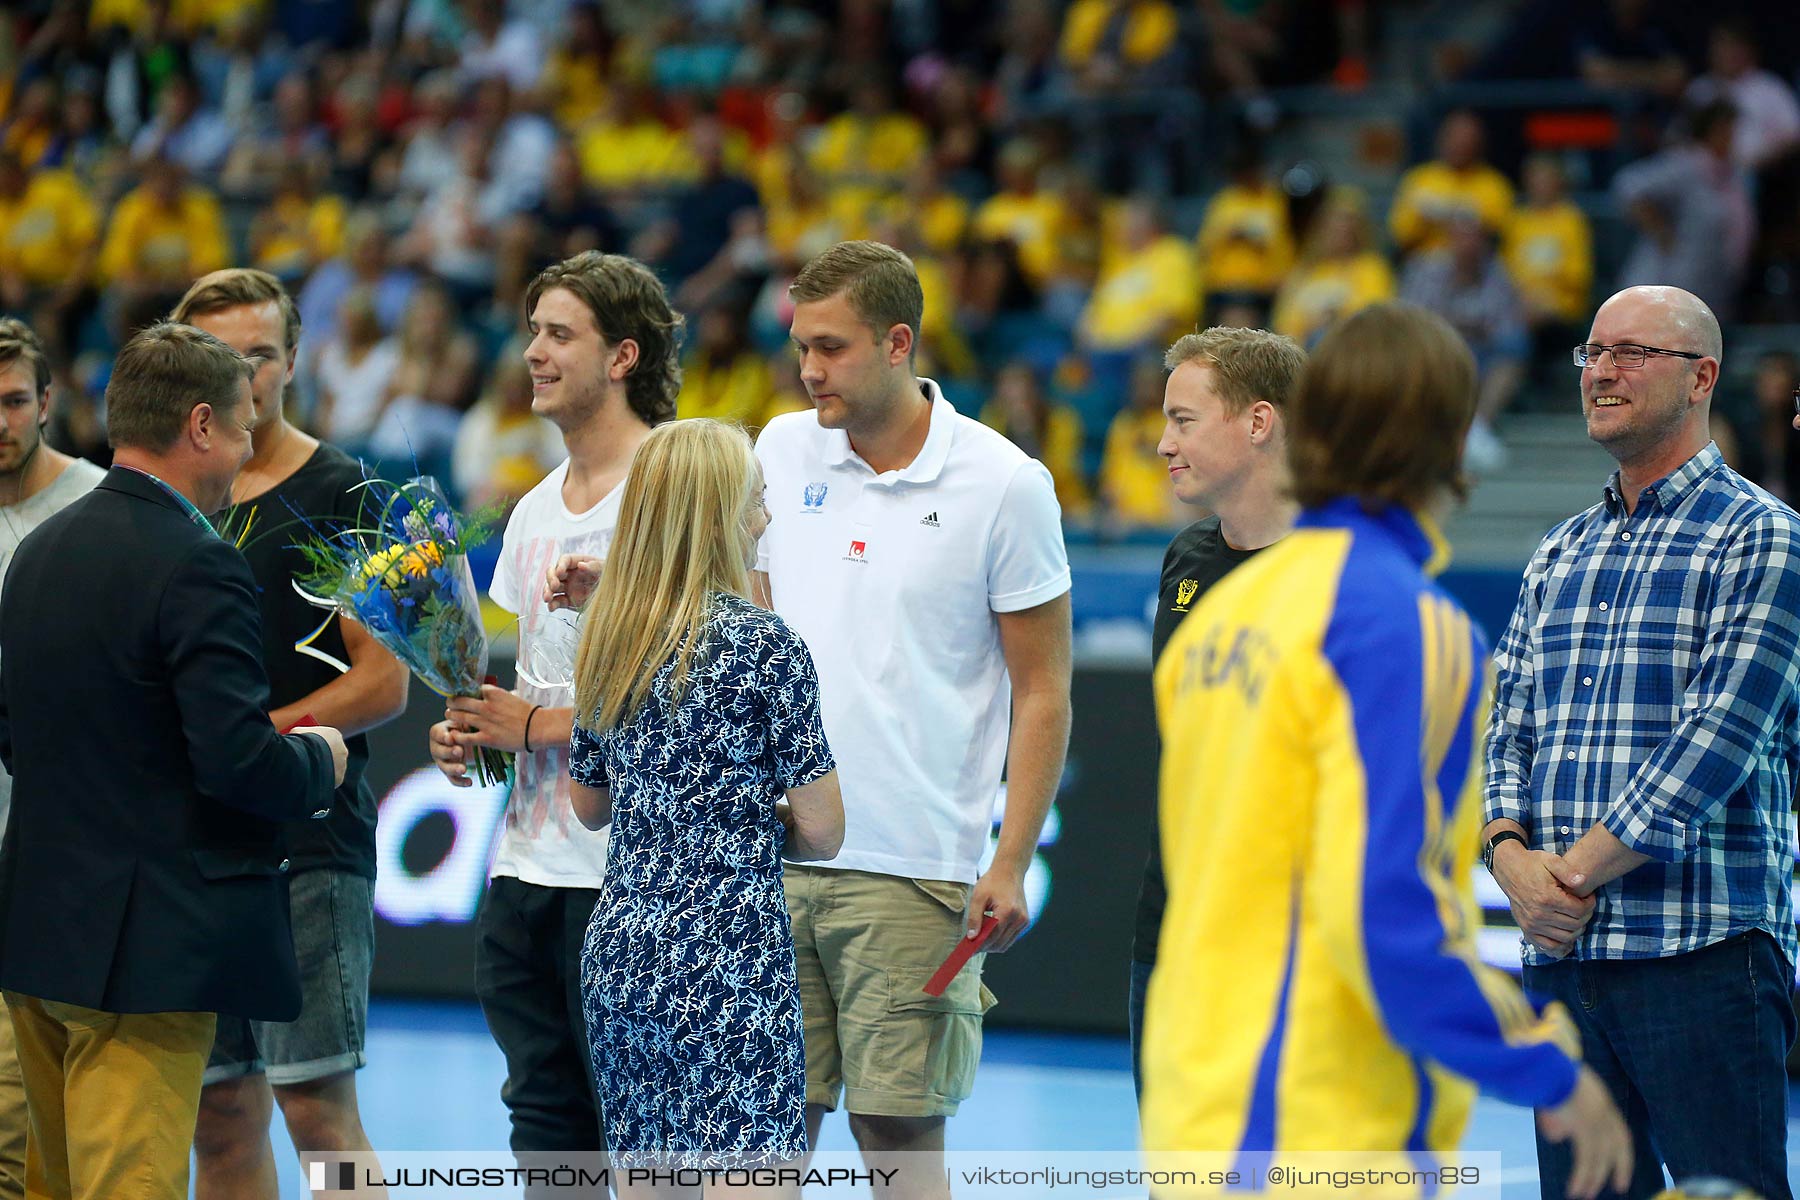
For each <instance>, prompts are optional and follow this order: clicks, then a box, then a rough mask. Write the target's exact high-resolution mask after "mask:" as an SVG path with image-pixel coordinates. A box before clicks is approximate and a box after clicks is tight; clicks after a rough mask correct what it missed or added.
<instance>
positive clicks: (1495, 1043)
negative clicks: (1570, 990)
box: [1142, 499, 1578, 1197]
mask: <svg viewBox="0 0 1800 1200" xmlns="http://www.w3.org/2000/svg"><path fill="white" fill-rule="evenodd" d="M1441 550H1442V542H1441V539H1440V538H1438V537H1437V535H1436V533H1435V531H1434V530H1432V529H1431V528H1430V527H1429V526H1428V525H1426V524H1425V523H1423V522H1421V521H1420V520H1419V519H1418V518H1416V517H1414V516H1413V515H1412V514H1411V513H1409V512H1408V511H1407V510H1405V509H1403V508H1399V507H1395V506H1389V507H1387V508H1385V509H1382V510H1381V511H1379V512H1377V513H1374V514H1370V513H1368V512H1365V511H1364V510H1363V508H1362V505H1361V504H1360V503H1359V502H1358V501H1357V500H1355V499H1343V500H1338V501H1333V502H1332V503H1330V504H1327V505H1325V506H1324V507H1321V508H1317V509H1311V510H1308V511H1307V512H1305V513H1303V514H1302V516H1301V518H1300V522H1299V526H1298V528H1296V529H1295V531H1294V532H1293V533H1291V534H1289V535H1288V536H1287V537H1286V538H1284V539H1283V540H1281V541H1279V542H1277V543H1276V544H1275V545H1273V546H1271V547H1269V548H1268V549H1267V550H1264V551H1262V552H1261V553H1259V554H1258V555H1256V557H1254V558H1253V559H1251V560H1250V561H1248V562H1246V563H1242V564H1240V565H1239V566H1237V567H1235V568H1233V570H1232V571H1231V573H1230V574H1228V575H1226V576H1225V578H1224V579H1222V580H1221V581H1220V582H1218V583H1217V584H1215V585H1214V586H1213V587H1212V588H1211V589H1210V590H1209V591H1208V592H1207V593H1206V595H1205V596H1204V597H1202V598H1201V600H1200V601H1199V603H1198V604H1197V605H1196V606H1195V608H1194V611H1193V612H1192V613H1190V614H1189V615H1188V617H1187V619H1186V620H1185V621H1183V622H1182V624H1181V625H1180V626H1179V627H1178V628H1177V629H1176V631H1175V633H1174V635H1173V636H1172V637H1171V638H1170V640H1169V643H1168V646H1167V648H1166V649H1165V650H1164V652H1163V655H1162V658H1161V659H1160V661H1159V663H1158V665H1157V668H1156V672H1155V692H1156V712H1157V724H1158V726H1159V729H1160V732H1161V735H1162V746H1163V753H1162V764H1161V787H1160V800H1159V806H1158V808H1159V826H1160V830H1161V837H1162V841H1161V845H1162V854H1163V871H1164V876H1165V879H1166V880H1167V884H1168V907H1167V909H1166V912H1165V915H1164V918H1163V925H1162V936H1161V942H1160V948H1159V951H1158V954H1157V963H1156V974H1155V975H1154V976H1153V977H1152V978H1151V981H1150V990H1149V996H1148V1001H1147V1006H1146V1011H1145V1019H1144V1046H1143V1062H1144V1097H1143V1106H1142V1111H1143V1139H1144V1148H1145V1154H1146V1165H1147V1166H1149V1167H1150V1168H1151V1169H1152V1170H1157V1169H1172V1168H1174V1167H1176V1166H1177V1164H1178V1163H1179V1161H1180V1160H1179V1159H1178V1158H1176V1157H1175V1155H1176V1154H1178V1153H1180V1152H1197V1151H1204V1152H1211V1154H1213V1155H1217V1156H1219V1157H1220V1158H1221V1159H1223V1160H1224V1161H1225V1162H1227V1163H1233V1162H1235V1163H1243V1164H1246V1165H1249V1164H1259V1163H1261V1164H1263V1165H1267V1160H1266V1159H1264V1158H1263V1156H1266V1155H1273V1157H1274V1162H1275V1163H1278V1164H1280V1163H1284V1160H1286V1162H1287V1163H1289V1164H1291V1163H1292V1160H1290V1159H1288V1158H1287V1156H1288V1155H1289V1154H1291V1153H1298V1152H1306V1151H1337V1152H1341V1153H1344V1152H1347V1153H1359V1152H1360V1153H1363V1154H1372V1155H1389V1154H1391V1155H1394V1156H1395V1160H1396V1161H1393V1162H1391V1163H1388V1165H1389V1166H1392V1167H1397V1168H1400V1169H1402V1170H1406V1169H1407V1168H1409V1167H1410V1168H1413V1169H1414V1170H1413V1171H1412V1172H1409V1173H1410V1174H1411V1180H1410V1181H1409V1182H1408V1183H1405V1184H1400V1185H1397V1186H1395V1187H1391V1188H1382V1187H1379V1186H1370V1187H1367V1188H1365V1189H1363V1190H1360V1191H1355V1192H1354V1194H1356V1195H1363V1196H1383V1197H1387V1196H1394V1197H1399V1196H1418V1195H1420V1194H1421V1186H1422V1185H1423V1183H1424V1181H1422V1180H1420V1179H1419V1178H1418V1175H1417V1173H1416V1169H1417V1168H1419V1167H1421V1166H1423V1165H1426V1163H1428V1162H1429V1159H1428V1158H1427V1157H1426V1156H1428V1155H1429V1154H1431V1153H1432V1152H1439V1153H1441V1152H1445V1151H1450V1150H1453V1149H1454V1148H1455V1147H1456V1146H1457V1144H1458V1142H1459V1141H1460V1139H1461V1137H1462V1134H1463V1131H1464V1129H1465V1128H1466V1127H1467V1124H1468V1118H1469V1111H1470V1108H1471V1106H1472V1104H1473V1102H1474V1099H1475V1092H1476V1087H1477V1085H1479V1086H1480V1087H1481V1088H1482V1089H1483V1090H1485V1091H1488V1092H1490V1093H1491V1094H1493V1095H1494V1096H1496V1097H1497V1098H1499V1099H1502V1100H1505V1101H1507V1102H1508V1103H1511V1104H1517V1105H1521V1106H1524V1107H1534V1106H1553V1105H1557V1104H1561V1103H1562V1102H1563V1101H1565V1100H1566V1099H1567V1098H1568V1097H1569V1095H1570V1094H1571V1093H1572V1092H1573V1090H1574V1087H1575V1083H1576V1077H1577V1076H1576V1070H1577V1068H1576V1064H1575V1062H1574V1061H1573V1058H1572V1053H1573V1051H1574V1049H1575V1047H1576V1046H1577V1045H1578V1039H1577V1037H1576V1036H1575V1033H1574V1029H1573V1026H1572V1025H1571V1024H1570V1022H1569V1020H1568V1016H1567V1013H1566V1012H1564V1011H1563V1010H1562V1009H1561V1008H1559V1007H1558V1006H1555V1005H1552V1006H1550V1007H1548V1008H1547V1009H1545V1010H1544V1011H1542V1012H1539V1011H1537V1010H1536V1009H1535V1008H1534V1007H1533V1006H1532V1004H1531V1003H1530V1002H1529V1001H1528V1000H1527V999H1526V998H1525V996H1524V995H1523V994H1521V992H1520V991H1519V988H1518V986H1517V985H1516V984H1514V983H1513V981H1512V980H1511V979H1510V978H1508V977H1507V976H1506V975H1505V974H1503V973H1502V972H1500V971H1498V970H1496V969H1494V968H1492V967H1489V966H1486V965H1485V964H1483V963H1482V962H1481V960H1480V958H1479V955H1478V953H1477V950H1476V932H1477V930H1478V929H1479V928H1480V926H1481V916H1480V909H1479V908H1478V907H1477V906H1476V903H1475V896H1474V887H1473V882H1472V880H1471V868H1472V866H1473V865H1474V862H1475V859H1476V848H1477V843H1478V840H1479V837H1480V832H1481V826H1482V799H1481V785H1482V776H1483V771H1482V762H1483V757H1482V743H1483V739H1484V736H1485V730H1486V726H1487V719H1488V707H1489V704H1490V703H1491V698H1492V688H1491V677H1492V675H1491V668H1490V667H1489V665H1488V647H1487V645H1486V642H1485V639H1483V637H1482V636H1481V634H1480V632H1479V631H1478V630H1477V629H1476V628H1475V626H1474V624H1473V623H1472V622H1471V621H1470V620H1469V617H1468V614H1467V613H1465V612H1464V611H1463V610H1462V609H1461V608H1460V607H1459V606H1458V605H1457V604H1456V603H1455V602H1454V601H1453V600H1451V599H1450V598H1449V596H1448V595H1446V594H1445V593H1444V592H1443V591H1442V590H1441V589H1440V588H1438V587H1437V586H1436V585H1435V584H1434V583H1432V582H1431V581H1430V579H1429V578H1428V577H1427V575H1428V572H1430V571H1431V570H1432V569H1433V567H1435V566H1436V565H1439V563H1440V562H1441V559H1442V557H1443V556H1442V554H1441ZM1403 1151H1413V1152H1415V1153H1417V1154H1418V1155H1419V1157H1408V1158H1401V1157H1400V1155H1401V1153H1402V1152H1403ZM1422 1159H1423V1160H1424V1161H1421V1160H1422ZM1365 1161H1366V1160H1365ZM1313 1165H1317V1163H1316V1161H1315V1163H1314V1164H1313ZM1339 1165H1343V1160H1342V1159H1340V1160H1339ZM1158 1194H1159V1195H1162V1194H1164V1193H1163V1191H1162V1189H1159V1190H1158ZM1201 1194H1211V1193H1210V1192H1208V1191H1207V1190H1206V1189H1204V1188H1182V1187H1175V1188H1172V1189H1170V1190H1168V1192H1167V1195H1169V1196H1171V1197H1176V1196H1179V1197H1188V1196H1194V1195H1201ZM1293 1194H1296V1195H1319V1196H1322V1197H1323V1196H1337V1195H1343V1194H1345V1193H1343V1192H1342V1191H1341V1190H1340V1191H1336V1192H1333V1191H1331V1190H1330V1189H1329V1188H1327V1187H1325V1186H1320V1187H1318V1188H1316V1189H1308V1190H1303V1191H1299V1192H1295V1193H1293ZM1424 1194H1434V1193H1432V1192H1425V1193H1424Z"/></svg>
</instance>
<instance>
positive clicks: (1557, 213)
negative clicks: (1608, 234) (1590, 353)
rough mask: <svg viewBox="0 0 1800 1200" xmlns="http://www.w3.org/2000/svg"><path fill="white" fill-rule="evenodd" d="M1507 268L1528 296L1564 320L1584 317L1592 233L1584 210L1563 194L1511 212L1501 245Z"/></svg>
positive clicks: (1591, 278)
mask: <svg viewBox="0 0 1800 1200" xmlns="http://www.w3.org/2000/svg"><path fill="white" fill-rule="evenodd" d="M1502 253H1503V255H1504V257H1505V260H1506V269H1507V270H1508V271H1510V272H1511V273H1512V278H1513V283H1514V285H1515V286H1517V287H1518V289H1519V291H1520V293H1521V294H1522V295H1524V296H1525V298H1526V299H1527V300H1529V301H1530V302H1532V303H1533V304H1535V305H1537V306H1538V307H1540V308H1543V309H1546V310H1548V311H1549V312H1551V313H1554V314H1555V315H1556V316H1557V317H1558V318H1560V319H1562V320H1564V321H1574V322H1576V323H1580V322H1581V321H1584V320H1586V319H1587V313H1588V289H1589V288H1590V287H1592V286H1593V282H1594V238H1593V234H1592V232H1590V230H1589V228H1588V219H1587V216H1586V215H1585V214H1584V213H1583V212H1582V211H1581V210H1580V209H1579V208H1577V207H1575V205H1573V204H1571V203H1569V202H1568V201H1567V200H1564V201H1561V202H1559V203H1556V204H1552V205H1550V206H1549V207H1547V208H1530V207H1526V208H1520V209H1519V210H1517V211H1516V212H1514V213H1513V219H1512V224H1511V225H1509V226H1508V227H1507V230H1506V241H1505V244H1504V246H1503V248H1502Z"/></svg>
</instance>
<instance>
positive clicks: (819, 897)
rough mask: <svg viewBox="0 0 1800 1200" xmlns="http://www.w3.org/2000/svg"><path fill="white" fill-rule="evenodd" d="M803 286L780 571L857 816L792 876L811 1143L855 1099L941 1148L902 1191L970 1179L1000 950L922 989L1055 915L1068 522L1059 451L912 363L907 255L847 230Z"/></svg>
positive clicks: (913, 295) (773, 527)
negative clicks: (984, 976)
mask: <svg viewBox="0 0 1800 1200" xmlns="http://www.w3.org/2000/svg"><path fill="white" fill-rule="evenodd" d="M789 294H790V295H791V296H792V297H793V299H794V301H795V308H794V323H793V331H792V332H793V341H794V347H795V349H796V351H797V352H798V354H799V358H800V378H801V381H802V382H803V383H804V384H805V385H806V390H807V393H808V394H809V395H810V396H811V397H812V401H813V405H814V408H815V409H816V414H817V415H816V417H815V415H814V414H813V413H794V414H790V415H787V416H782V417H777V418H776V419H775V420H774V421H772V422H771V423H770V424H769V426H768V428H767V429H765V430H763V433H762V436H761V438H759V439H758V441H757V446H756V453H757V457H758V458H759V459H761V461H762V465H763V472H764V477H765V480H766V482H767V485H768V491H767V496H768V504H769V507H770V509H771V510H772V511H773V512H774V514H775V520H774V521H773V522H772V523H771V524H770V526H769V530H768V532H767V533H765V534H764V535H763V539H762V544H761V549H760V554H759V556H758V559H757V571H758V574H757V578H756V582H757V586H758V588H759V589H766V590H764V591H763V592H762V596H761V598H762V599H763V600H764V601H765V602H769V603H771V604H772V606H773V608H774V609H775V611H776V612H778V613H779V614H781V616H782V618H783V619H784V620H786V621H787V622H788V623H789V624H790V625H792V626H793V627H794V628H795V629H796V630H798V631H799V633H800V635H801V636H802V637H803V638H805V640H806V643H807V646H808V647H809V648H810V649H811V651H812V654H813V657H814V659H815V660H817V663H818V669H819V677H820V685H821V695H822V702H823V707H824V713H825V731H826V736H827V737H828V738H829V739H830V742H831V746H832V750H833V752H834V753H835V754H836V756H837V759H838V762H839V764H840V770H841V778H842V783H843V790H844V822H845V835H844V848H843V850H842V851H840V852H839V854H838V857H837V858H836V859H835V860H833V861H832V862H831V863H830V864H829V865H826V864H819V865H814V866H796V865H793V864H789V865H787V866H786V868H785V870H786V879H787V897H788V908H789V911H790V913H791V914H792V916H793V922H794V944H795V949H796V952H797V954H798V957H799V964H800V987H801V1003H802V1008H803V1010H804V1012H805V1019H806V1076H807V1078H806V1099H807V1127H808V1134H809V1137H810V1138H811V1139H812V1140H813V1141H814V1142H815V1144H816V1139H817V1136H818V1130H819V1125H820V1123H821V1121H822V1120H823V1118H824V1114H825V1113H826V1112H827V1111H830V1110H832V1109H835V1108H836V1107H837V1104H838V1098H839V1093H840V1091H843V1092H844V1093H845V1099H846V1107H847V1108H848V1109H849V1113H850V1128H851V1130H852V1132H853V1133H854V1134H855V1136H856V1140H857V1144H858V1145H859V1146H860V1147H861V1148H862V1150H863V1152H864V1154H865V1155H872V1154H879V1153H884V1152H888V1151H913V1152H924V1153H922V1154H920V1153H915V1154H913V1155H909V1156H908V1158H907V1162H908V1163H909V1164H910V1165H911V1166H912V1167H914V1168H916V1169H914V1170H909V1171H907V1172H906V1175H907V1176H908V1178H907V1182H906V1186H905V1188H904V1190H896V1191H895V1192H893V1193H891V1194H893V1195H906V1196H918V1197H930V1196H947V1195H948V1194H949V1193H948V1190H947V1185H946V1182H945V1179H944V1174H943V1170H942V1161H941V1155H942V1151H943V1146H944V1119H945V1118H946V1117H948V1116H949V1115H950V1114H952V1113H954V1112H955V1111H956V1108H957V1105H958V1104H959V1103H960V1102H961V1101H962V1100H963V1099H964V1098H965V1097H966V1096H967V1095H968V1094H969V1091H970V1088H971V1087H972V1085H973V1083H974V1076H975V1065H976V1062H977V1060H978V1058H979V1057H980V1051H981V1016H982V1013H983V1012H984V1011H985V1010H986V1009H987V1007H988V1006H989V1005H991V1004H992V1003H993V997H992V996H991V995H990V994H989V993H988V991H987V989H986V988H984V987H983V986H982V985H981V976H980V972H981V966H980V963H981V959H980V957H979V956H977V957H976V958H975V959H974V960H973V961H972V962H971V963H970V964H969V966H967V967H965V968H964V969H963V971H962V972H961V973H960V974H959V975H958V976H957V978H956V979H955V980H954V981H953V982H952V983H951V985H950V987H949V988H948V989H947V990H946V991H945V992H944V994H943V995H942V996H941V997H937V998H932V997H929V996H927V995H926V994H925V993H924V991H923V990H922V989H923V985H924V984H925V982H926V980H927V979H928V978H929V977H930V976H931V974H932V972H933V971H934V970H935V969H936V968H937V966H938V965H939V964H940V963H942V962H943V961H944V959H945V957H946V956H947V955H949V954H950V952H951V951H952V950H954V949H956V947H957V945H958V942H959V939H962V938H966V937H974V936H975V935H976V931H977V930H978V929H979V928H980V926H981V924H982V921H983V917H984V916H985V915H987V914H990V913H991V914H992V915H993V916H994V917H995V918H996V920H997V922H998V924H997V926H996V928H995V930H994V932H993V934H992V935H991V936H990V938H989V940H988V941H987V942H986V943H985V949H986V951H988V952H990V953H996V952H999V951H1003V950H1005V949H1007V948H1008V947H1009V946H1011V945H1012V943H1013V942H1014V940H1016V939H1017V938H1018V936H1019V934H1020V933H1022V932H1023V931H1024V929H1025V926H1026V924H1027V923H1028V922H1029V920H1030V914H1029V913H1028V912H1027V910H1026V906H1025V891H1024V879H1025V871H1026V868H1027V867H1028V866H1029V864H1030V862H1031V856H1032V851H1033V850H1034V849H1035V847H1036V846H1037V839H1038V834H1039V831H1040V830H1041V828H1042V826H1043V823H1044V815H1045V813H1046V812H1047V811H1048V810H1049V807H1050V802H1051V800H1052V798H1053V797H1054V795H1055V792H1056V785H1057V782H1058V780H1059V779H1060V778H1061V775H1062V767H1063V754H1064V751H1065V750H1066V748H1067V744H1068V732H1069V657H1070V655H1069V641H1070V634H1069V563H1068V555H1067V553H1066V551H1065V550H1064V548H1063V540H1062V524H1061V514H1060V512H1059V510H1058V508H1057V504H1056V494H1055V491H1054V489H1053V488H1052V486H1051V483H1050V473H1049V472H1048V471H1046V470H1045V469H1044V467H1043V465H1042V464H1041V463H1038V462H1036V461H1035V460H1033V459H1031V458H1029V457H1027V456H1026V455H1025V453H1024V452H1023V451H1021V450H1020V449H1019V448H1018V447H1016V446H1014V445H1013V444H1012V443H1011V442H1008V441H1007V440H1006V439H1005V438H1003V437H1001V436H1000V435H999V434H998V433H995V432H994V431H992V430H990V429H988V428H987V427H986V426H983V425H981V424H979V423H977V422H975V421H972V420H969V419H968V418H967V417H963V416H960V415H958V414H957V412H956V410H955V409H953V408H952V407H951V406H950V404H949V403H948V402H947V401H945V399H944V398H943V396H942V395H941V394H940V393H939V391H938V387H937V385H936V384H935V383H933V382H932V381H931V380H929V379H920V378H918V377H917V376H915V375H914V374H913V352H914V349H915V348H916V345H917V340H918V330H919V322H920V318H921V316H922V312H923V309H924V299H923V297H922V295H921V293H920V290H919V281H918V276H917V274H916V273H915V272H914V269H913V264H912V261H911V260H910V259H908V258H907V257H906V256H905V255H904V254H901V253H900V252H899V251H897V250H894V249H892V248H890V247H888V246H884V245H881V244H880V243H876V242H843V243H840V244H839V245H836V246H834V247H832V248H831V249H830V250H827V251H826V252H825V253H823V254H821V255H820V256H819V257H818V258H816V259H814V260H813V261H812V262H811V263H809V264H808V265H807V266H806V268H805V269H804V270H803V271H801V272H800V275H799V277H798V278H797V279H796V280H795V281H794V284H793V286H792V287H791V288H790V289H789ZM1009 720H1010V744H1009ZM1002 767H1004V768H1005V771H1006V778H1007V804H1006V811H1005V814H1004V817H1003V819H1002V821H1001V827H1000V839H999V845H998V847H997V849H996V851H995V853H994V857H993V861H992V864H991V865H990V866H989V867H988V869H987V870H986V871H985V872H982V871H980V860H981V856H982V852H983V851H984V850H985V849H986V847H987V842H988V834H989V831H990V829H991V828H992V822H993V813H994V805H995V798H996V794H997V792H998V789H999V784H1000V778H1001V769H1002ZM933 1154H935V1155H936V1156H937V1157H936V1158H933V1157H931V1156H932V1155H933ZM934 1164H935V1165H934Z"/></svg>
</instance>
